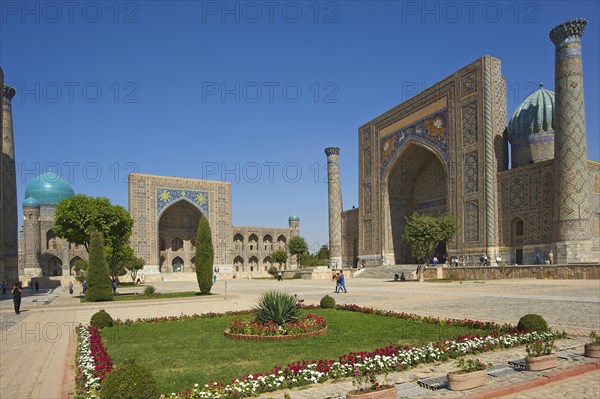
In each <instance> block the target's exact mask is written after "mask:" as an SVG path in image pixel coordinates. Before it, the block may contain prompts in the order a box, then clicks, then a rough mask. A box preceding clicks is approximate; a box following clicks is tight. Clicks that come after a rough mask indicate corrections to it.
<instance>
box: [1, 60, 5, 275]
mask: <svg viewBox="0 0 600 399" xmlns="http://www.w3.org/2000/svg"><path fill="white" fill-rule="evenodd" d="M0 90H1V91H4V71H3V70H2V67H0ZM3 104H4V96H0V110H2V109H4V107H3V106H2V105H3ZM3 119H4V118H2V112H0V129H2V120H3ZM2 148H3V146H2V140H0V154H2ZM3 178H4V171H3V170H2V162H0V216H2V217H1V218H0V280H2V281H4V280H5V279H6V276H5V275H4V234H3V230H4V229H3V227H2V224H3V223H2V222H3V221H4V216H3V209H4V207H3V205H4V202H3V200H2V187H3V186H4V184H2V179H3Z"/></svg>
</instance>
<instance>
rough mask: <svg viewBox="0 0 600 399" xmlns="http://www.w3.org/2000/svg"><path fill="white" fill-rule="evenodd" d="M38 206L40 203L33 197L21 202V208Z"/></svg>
mask: <svg viewBox="0 0 600 399" xmlns="http://www.w3.org/2000/svg"><path fill="white" fill-rule="evenodd" d="M40 205H41V204H40V202H39V201H38V200H36V199H35V198H33V197H29V198H27V199H26V200H25V201H24V202H23V206H33V207H36V208H39V207H40Z"/></svg>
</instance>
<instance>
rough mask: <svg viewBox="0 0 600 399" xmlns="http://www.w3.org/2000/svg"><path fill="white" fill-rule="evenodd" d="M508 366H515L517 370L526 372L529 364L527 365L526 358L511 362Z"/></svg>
mask: <svg viewBox="0 0 600 399" xmlns="http://www.w3.org/2000/svg"><path fill="white" fill-rule="evenodd" d="M508 364H509V365H511V366H513V367H514V368H516V369H521V370H525V369H526V368H527V363H525V358H524V357H522V358H521V359H517V360H509V361H508Z"/></svg>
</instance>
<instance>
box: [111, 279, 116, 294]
mask: <svg viewBox="0 0 600 399" xmlns="http://www.w3.org/2000/svg"><path fill="white" fill-rule="evenodd" d="M112 289H113V295H117V282H116V281H114V280H113V282H112Z"/></svg>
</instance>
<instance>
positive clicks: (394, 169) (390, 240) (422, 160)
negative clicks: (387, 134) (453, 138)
mask: <svg viewBox="0 0 600 399" xmlns="http://www.w3.org/2000/svg"><path fill="white" fill-rule="evenodd" d="M448 186H449V183H448V173H447V172H446V165H445V163H444V162H442V160H441V158H440V156H439V155H438V154H437V153H436V152H435V151H434V150H432V149H430V148H428V147H427V146H425V145H423V144H421V143H418V142H416V141H409V142H408V143H407V144H406V145H405V146H404V148H403V149H402V151H401V152H400V153H399V154H398V156H397V157H396V160H395V161H394V163H393V165H392V166H391V167H390V169H389V171H388V174H387V176H386V179H385V182H384V187H383V189H384V192H385V195H384V198H383V201H384V204H383V205H384V207H383V209H384V219H383V220H384V242H383V249H384V261H385V263H387V264H402V263H412V262H413V259H412V257H411V255H410V247H409V245H407V244H406V243H405V242H404V240H402V234H403V233H404V225H405V221H406V217H408V216H410V215H411V214H412V213H413V212H415V211H418V212H421V213H429V214H436V213H444V212H446V211H447V206H448Z"/></svg>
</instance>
